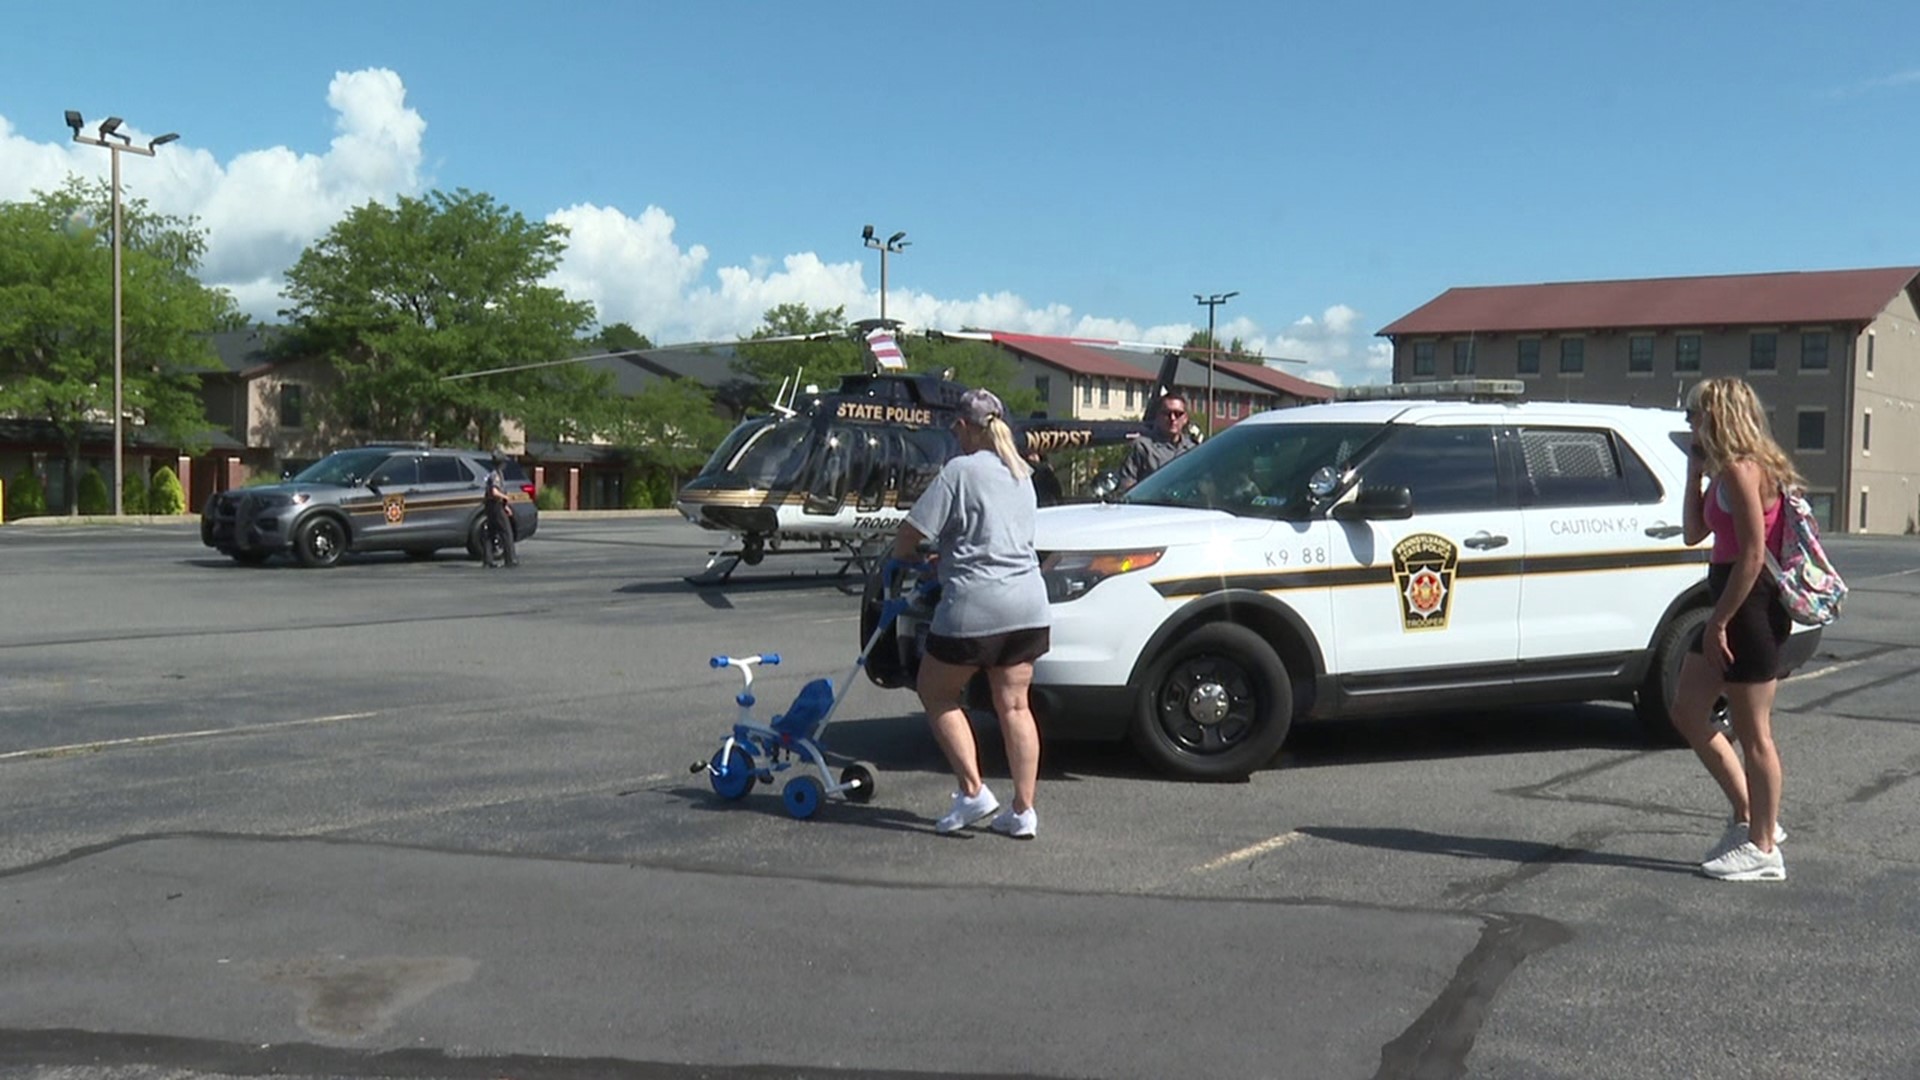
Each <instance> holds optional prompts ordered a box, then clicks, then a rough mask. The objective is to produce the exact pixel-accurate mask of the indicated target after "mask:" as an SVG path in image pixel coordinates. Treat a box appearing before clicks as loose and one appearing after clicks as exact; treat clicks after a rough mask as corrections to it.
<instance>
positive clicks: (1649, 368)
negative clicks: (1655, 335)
mask: <svg viewBox="0 0 1920 1080" xmlns="http://www.w3.org/2000/svg"><path fill="white" fill-rule="evenodd" d="M1627 373H1628V374H1630V375H1651V374H1653V339H1652V338H1650V337H1648V336H1646V335H1645V334H1635V335H1634V336H1633V337H1630V338H1628V339H1627Z"/></svg>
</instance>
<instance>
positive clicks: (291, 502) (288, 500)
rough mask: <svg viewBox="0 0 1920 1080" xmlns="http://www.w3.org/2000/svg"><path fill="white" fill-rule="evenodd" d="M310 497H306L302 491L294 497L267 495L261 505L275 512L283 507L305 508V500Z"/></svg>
mask: <svg viewBox="0 0 1920 1080" xmlns="http://www.w3.org/2000/svg"><path fill="white" fill-rule="evenodd" d="M312 497H313V496H311V495H308V494H307V493H306V492H304V491H302V492H300V493H298V494H295V495H269V496H267V498H266V501H265V502H264V503H262V504H261V505H263V506H265V507H267V508H268V509H270V510H277V509H279V508H281V507H283V506H305V505H307V500H308V499H311V498H312Z"/></svg>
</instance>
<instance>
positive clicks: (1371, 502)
mask: <svg viewBox="0 0 1920 1080" xmlns="http://www.w3.org/2000/svg"><path fill="white" fill-rule="evenodd" d="M1412 516H1413V493H1412V492H1410V491H1408V490H1407V489H1406V488H1405V487H1399V486H1396V487H1387V486H1385V485H1381V486H1377V487H1365V486H1363V487H1361V489H1360V493H1359V494H1358V495H1355V496H1354V497H1353V499H1352V501H1350V502H1343V503H1341V504H1340V505H1338V506H1336V507H1334V508H1333V517H1334V519H1335V520H1337V521H1404V520H1405V519H1407V518H1410V517H1412Z"/></svg>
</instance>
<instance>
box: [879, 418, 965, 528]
mask: <svg viewBox="0 0 1920 1080" xmlns="http://www.w3.org/2000/svg"><path fill="white" fill-rule="evenodd" d="M901 449H902V450H903V451H904V452H903V454H902V456H901V459H900V466H899V467H900V481H899V483H900V490H899V492H898V494H896V495H895V496H894V505H895V506H897V507H899V508H900V509H902V510H905V509H908V508H909V507H911V506H912V505H913V504H914V502H915V501H916V500H918V499H919V498H920V495H921V493H922V492H924V491H926V490H927V485H928V484H931V483H933V478H934V477H936V476H939V475H940V467H941V466H943V465H945V464H946V463H947V459H948V458H949V457H952V456H953V454H954V453H955V452H956V451H958V450H959V445H958V444H956V443H955V442H954V439H953V434H952V433H951V432H949V431H947V430H946V429H944V428H911V429H909V430H908V431H907V432H906V433H905V438H904V439H903V440H902V446H901Z"/></svg>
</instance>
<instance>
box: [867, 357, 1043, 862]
mask: <svg viewBox="0 0 1920 1080" xmlns="http://www.w3.org/2000/svg"><path fill="white" fill-rule="evenodd" d="M1006 412H1007V410H1006V406H1004V405H1002V404H1001V403H1000V399H999V398H998V397H997V396H995V395H994V393H993V392H992V391H990V390H984V389H982V390H969V391H967V392H966V393H965V394H964V395H962V396H961V398H960V418H959V419H958V420H957V421H955V423H954V433H955V434H956V435H957V436H958V437H959V439H960V454H959V455H958V456H957V457H955V458H954V459H953V460H952V461H949V462H947V464H946V466H945V467H944V468H942V469H941V470H940V475H939V476H938V477H936V478H935V479H934V481H933V483H932V484H930V485H928V487H927V490H926V492H925V493H924V494H922V495H921V496H920V497H919V498H918V499H915V500H914V504H913V509H912V510H911V511H909V512H908V513H907V520H906V521H905V523H903V524H902V525H901V526H900V535H899V536H898V537H896V538H895V539H894V543H893V557H894V558H895V559H911V558H913V557H914V554H915V552H916V551H917V550H918V549H919V546H920V543H921V541H922V540H926V539H932V540H933V541H934V542H935V544H936V545H937V547H938V548H939V552H940V562H939V573H940V586H941V592H940V605H939V607H937V608H935V609H934V614H933V625H932V626H931V627H930V628H929V633H928V635H927V648H926V655H925V656H923V657H922V658H921V660H920V678H919V686H918V689H919V692H920V703H921V704H922V705H923V706H925V707H926V710H927V720H928V722H929V723H930V724H931V725H932V726H933V736H934V738H935V739H936V740H937V741H938V742H939V743H940V749H941V750H942V751H944V752H945V753H946V755H947V763H948V764H949V765H951V766H952V767H953V775H954V778H955V779H956V780H958V781H959V783H960V790H959V791H956V792H954V793H953V803H952V805H951V806H950V807H949V808H948V810H947V813H946V815H945V816H944V817H942V818H940V820H939V821H937V822H935V823H934V829H935V830H936V831H938V832H942V833H950V832H957V831H959V830H961V829H964V828H966V827H967V826H969V825H972V824H974V823H975V822H977V821H981V820H983V819H985V818H987V817H988V816H990V815H993V822H992V825H991V827H992V829H993V830H994V831H995V832H999V833H1005V834H1006V835H1008V836H1013V837H1017V838H1019V839H1023V840H1030V839H1032V838H1033V836H1034V834H1035V832H1036V831H1037V829H1038V825H1039V817H1038V815H1037V814H1036V813H1035V812H1034V808H1033V797H1034V788H1035V787H1036V786H1037V784H1038V783H1039V778H1040V729H1039V726H1038V725H1037V724H1035V723H1034V719H1033V711H1032V709H1030V708H1029V707H1028V704H1027V688H1028V686H1029V685H1030V684H1031V683H1032V682H1033V662H1034V660H1035V659H1037V658H1038V657H1040V656H1041V655H1042V654H1044V653H1045V652H1046V651H1047V646H1048V632H1047V627H1048V624H1049V616H1048V613H1047V587H1046V583H1045V582H1044V581H1043V580H1041V577H1040V562H1039V559H1038V558H1037V557H1036V556H1035V554H1034V550H1033V517H1034V511H1035V506H1034V494H1033V480H1032V472H1033V470H1032V469H1031V468H1029V467H1028V465H1027V463H1026V462H1025V461H1024V460H1022V459H1021V457H1020V455H1019V454H1018V453H1016V452H1015V451H1014V447H1013V431H1012V429H1011V428H1009V427H1008V426H1007V419H1006ZM976 671H985V672H986V673H987V683H988V685H989V686H991V687H992V688H993V711H994V712H995V713H996V714H998V715H999V717H1000V731H1001V734H1002V736H1003V738H1004V739H1005V742H1006V746H1007V765H1008V767H1009V769H1010V770H1011V771H1012V773H1013V802H1012V804H1011V805H1009V806H1008V807H1007V808H1006V809H1005V810H1001V809H1000V800H999V799H996V798H995V797H994V795H993V792H992V791H990V790H989V789H988V788H987V786H986V784H985V783H983V782H982V781H981V779H980V754H979V748H978V747H977V745H976V744H975V742H974V738H973V725H972V724H971V722H969V721H968V719H967V714H966V710H965V709H963V708H962V707H961V701H962V697H963V695H964V694H965V692H966V686H967V681H968V680H969V679H971V678H972V677H973V675H974V673H975V672H976ZM995 811H1000V812H999V813H998V814H997V815H995Z"/></svg>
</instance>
